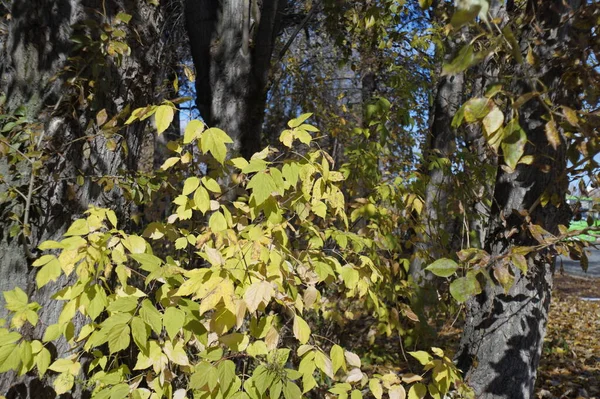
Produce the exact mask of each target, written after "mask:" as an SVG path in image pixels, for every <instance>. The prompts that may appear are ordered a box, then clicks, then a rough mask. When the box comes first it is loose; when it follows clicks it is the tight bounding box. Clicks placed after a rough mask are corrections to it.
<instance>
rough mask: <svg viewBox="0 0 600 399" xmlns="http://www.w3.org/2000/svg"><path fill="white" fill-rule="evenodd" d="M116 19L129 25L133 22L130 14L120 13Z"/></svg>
mask: <svg viewBox="0 0 600 399" xmlns="http://www.w3.org/2000/svg"><path fill="white" fill-rule="evenodd" d="M115 18H116V19H118V20H119V21H121V22H123V23H126V24H128V23H129V21H131V15H130V14H126V13H124V12H120V13H118V14H117V16H116V17H115Z"/></svg>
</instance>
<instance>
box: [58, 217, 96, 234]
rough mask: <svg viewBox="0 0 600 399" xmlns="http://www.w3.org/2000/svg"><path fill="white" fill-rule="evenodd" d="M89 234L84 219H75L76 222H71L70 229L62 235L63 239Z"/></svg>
mask: <svg viewBox="0 0 600 399" xmlns="http://www.w3.org/2000/svg"><path fill="white" fill-rule="evenodd" d="M89 232H90V229H89V227H88V222H87V220H85V219H77V220H76V221H74V222H73V224H71V227H69V230H67V232H66V233H65V234H64V236H65V237H70V236H83V235H86V234H88V233H89Z"/></svg>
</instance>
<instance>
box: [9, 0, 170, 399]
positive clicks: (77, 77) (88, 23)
mask: <svg viewBox="0 0 600 399" xmlns="http://www.w3.org/2000/svg"><path fill="white" fill-rule="evenodd" d="M174 7H176V3H169V2H165V3H163V4H162V5H160V6H158V5H156V4H154V5H153V4H150V3H149V2H147V1H143V0H140V1H134V2H130V4H127V6H126V8H125V7H124V5H123V4H121V2H118V1H78V0H71V1H66V0H65V1H59V2H43V1H42V2H37V1H26V2H23V1H14V2H10V3H8V4H7V5H6V8H5V9H4V12H5V14H4V15H3V18H4V23H5V26H6V30H5V31H4V34H3V37H2V40H0V43H2V61H0V71H1V74H2V82H1V83H2V86H1V90H2V92H3V93H4V96H5V97H3V98H4V100H5V103H4V105H3V107H2V108H3V110H4V114H7V115H9V116H10V119H9V120H5V121H7V122H8V123H9V125H8V127H14V126H16V128H15V129H13V130H10V132H9V130H8V129H7V128H6V127H7V125H5V129H4V130H3V132H9V134H10V135H9V136H8V137H5V136H2V137H1V140H2V141H0V152H1V153H2V155H3V156H2V157H1V158H0V176H1V177H2V178H1V179H0V192H2V194H1V195H0V210H1V212H2V217H1V219H2V222H0V224H1V229H0V231H1V233H0V234H1V236H0V237H1V241H0V251H1V252H2V254H3V256H2V259H1V260H0V274H1V275H2V279H1V282H0V289H1V290H2V291H8V290H12V289H14V288H15V287H21V288H22V289H23V290H24V291H25V292H27V293H28V294H29V295H30V296H31V298H32V299H34V300H35V301H37V302H38V303H39V304H40V305H42V308H41V310H40V320H41V321H42V325H50V324H52V323H54V322H55V320H56V319H57V317H58V315H59V313H60V311H61V307H60V306H58V305H60V303H57V302H56V301H51V300H50V298H49V295H50V294H51V293H52V292H54V291H56V290H57V289H58V288H60V287H61V286H64V284H65V283H66V281H65V279H60V280H59V281H57V282H56V283H53V284H50V285H48V286H47V287H46V288H45V289H42V290H37V289H35V282H36V270H35V269H32V268H31V262H32V260H33V259H35V256H36V254H37V252H36V250H35V248H36V247H37V246H38V245H39V243H40V242H42V241H44V240H50V239H58V238H60V237H61V236H62V234H63V233H64V232H65V231H66V229H67V227H68V226H69V225H70V224H71V222H72V221H73V220H74V219H75V218H77V217H79V216H81V215H82V214H83V212H84V211H85V210H87V208H88V206H90V205H95V206H108V207H112V208H114V209H116V210H118V212H119V214H120V215H122V216H124V217H129V216H131V215H132V214H133V213H134V212H135V209H134V208H133V207H132V203H131V201H130V199H128V197H127V195H126V193H125V192H124V190H123V189H121V188H120V187H119V183H120V182H121V181H122V180H123V179H131V178H133V177H134V176H135V175H136V172H137V171H140V170H143V169H145V170H148V163H150V168H151V164H152V162H153V153H154V146H155V140H154V133H153V131H152V129H149V126H148V124H147V123H146V124H138V125H135V126H128V127H122V126H120V122H122V121H123V120H124V119H125V118H126V117H127V116H128V115H129V113H130V112H131V109H132V107H137V106H142V105H144V106H145V105H147V104H148V103H154V102H159V101H161V99H162V98H164V97H165V96H166V95H171V94H172V89H170V88H169V87H170V84H169V83H168V79H172V77H173V76H174V69H173V68H174V67H175V65H174V64H173V60H174V55H175V54H176V49H175V48H174V47H172V45H173V43H174V42H177V41H178V40H181V37H177V35H176V34H174V35H172V36H171V37H170V38H168V37H167V36H166V35H165V34H164V32H165V25H168V24H170V23H171V22H169V18H172V16H173V15H174V11H175V10H174ZM134 35H135V36H134ZM11 122H12V124H11ZM129 198H131V197H129ZM55 272H56V273H57V275H58V274H60V270H57V271H55ZM52 277H54V276H52ZM39 278H40V277H39V276H38V280H39ZM0 301H1V302H0V303H1V306H0V316H2V317H6V315H7V309H6V307H5V302H4V298H1V299H0ZM83 323H84V320H83V319H82V318H77V319H75V320H74V323H73V324H74V326H73V327H74V328H75V329H76V330H78V329H79V328H80V327H81V325H82V324H83ZM42 333H43V330H41V329H40V328H38V329H36V330H32V331H29V332H27V336H28V337H30V338H34V337H36V338H40V337H41V334H42ZM68 349H69V347H68V345H66V342H60V341H59V342H58V344H57V347H56V353H57V354H58V355H59V356H61V355H62V354H64V353H65V352H66V351H68ZM13 377H14V375H13V376H11V377H7V376H6V375H5V376H3V378H2V379H1V383H0V392H2V393H6V392H9V388H10V387H12V389H11V390H10V392H11V395H13V394H14V395H15V397H32V398H33V397H39V398H41V397H51V396H53V395H52V394H51V393H49V392H48V391H46V390H44V388H43V387H42V386H40V384H39V381H38V382H35V381H31V380H35V379H34V378H32V377H26V378H24V379H22V381H23V383H22V384H18V385H15V384H16V383H17V380H16V379H15V378H13ZM48 395H50V396H48Z"/></svg>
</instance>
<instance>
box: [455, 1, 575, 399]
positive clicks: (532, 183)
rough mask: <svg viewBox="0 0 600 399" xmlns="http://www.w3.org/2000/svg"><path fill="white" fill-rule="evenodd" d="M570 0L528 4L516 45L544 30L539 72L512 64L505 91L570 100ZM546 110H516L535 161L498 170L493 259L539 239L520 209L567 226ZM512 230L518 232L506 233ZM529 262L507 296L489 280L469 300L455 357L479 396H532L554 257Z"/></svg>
mask: <svg viewBox="0 0 600 399" xmlns="http://www.w3.org/2000/svg"><path fill="white" fill-rule="evenodd" d="M576 3H577V2H571V5H570V6H567V5H565V4H564V3H563V2H562V1H558V0H556V1H547V0H545V1H542V0H530V1H529V2H528V9H527V15H526V19H527V20H526V22H525V24H524V25H523V27H522V31H521V47H522V48H521V49H522V50H523V51H524V52H525V51H527V44H528V43H529V42H530V41H531V40H532V39H533V38H534V37H535V36H537V35H539V34H542V35H543V37H542V38H540V39H541V40H540V41H539V42H538V45H537V46H536V52H537V54H538V55H539V56H540V63H539V67H538V68H537V69H536V68H532V67H530V66H529V65H527V64H521V65H517V66H512V67H509V66H504V68H512V70H507V69H504V70H503V71H502V72H505V71H506V72H507V73H510V75H512V76H513V77H514V78H513V83H512V87H511V88H512V89H513V90H514V91H515V92H516V93H517V94H518V93H527V92H531V91H532V90H535V89H536V86H535V85H536V84H535V83H534V82H535V80H534V79H532V78H531V77H535V78H538V79H540V81H541V82H543V83H544V84H545V86H546V87H548V88H549V93H550V94H551V96H552V97H551V100H552V101H553V102H554V104H561V103H562V104H564V103H565V101H573V98H570V97H571V96H570V95H569V92H568V90H567V88H565V87H564V86H563V85H562V80H561V77H562V75H563V73H564V72H565V66H564V65H563V64H562V62H563V61H561V59H559V58H557V57H555V55H556V54H558V53H561V52H564V51H565V49H566V48H569V47H568V46H569V36H568V34H567V32H568V30H567V29H566V28H567V27H568V26H567V25H565V24H566V22H565V20H561V17H562V16H564V15H566V14H567V13H569V12H570V9H576V8H577V6H578V4H576ZM509 12H510V10H509ZM534 25H535V26H534ZM532 27H534V28H536V29H532ZM559 27H560V28H559ZM542 32H543V33H542ZM569 98H570V99H569ZM547 114H548V111H547V109H546V107H544V106H543V104H542V103H541V101H539V100H537V99H534V100H532V101H529V102H527V103H526V104H525V105H524V106H522V107H521V108H520V110H519V123H520V124H521V126H522V127H523V129H524V130H525V132H526V133H527V138H528V144H527V146H526V149H525V154H528V155H532V156H534V157H535V162H534V163H533V164H531V165H524V164H519V165H518V166H517V168H516V170H515V171H513V172H510V171H507V170H506V169H503V168H499V169H498V175H497V178H496V185H495V190H494V203H493V206H492V210H491V214H492V215H491V220H490V224H489V234H488V238H487V240H486V249H487V250H488V252H490V254H491V255H492V258H494V257H497V256H499V255H502V254H505V253H507V251H508V250H509V249H510V248H512V247H514V246H530V245H537V244H538V241H537V240H536V239H534V238H533V237H532V235H531V234H530V233H529V232H528V230H527V225H528V223H529V221H528V220H526V218H525V217H524V216H523V214H524V213H529V217H530V218H531V219H530V221H531V223H532V224H536V225H539V226H542V227H543V228H544V229H546V230H547V231H549V232H550V233H552V234H556V233H558V228H557V227H558V225H559V224H567V222H568V220H569V217H570V211H569V207H568V206H567V205H566V201H565V195H566V191H567V188H568V181H567V179H566V143H565V142H564V141H563V142H562V143H561V145H560V146H558V148H556V149H554V148H553V147H552V146H551V145H550V143H549V142H548V140H547V138H546V134H545V130H544V127H545V124H546V120H545V119H544V118H545V117H546V116H547ZM547 190H551V194H552V196H553V198H554V200H553V201H551V202H549V203H548V204H547V205H545V206H542V205H541V204H540V198H541V196H542V194H544V192H545V191H547ZM513 229H515V231H516V233H515V231H513V234H508V232H510V231H511V230H513ZM527 261H528V272H527V274H519V273H518V274H517V275H516V279H515V283H514V285H513V286H512V288H511V289H510V290H509V291H508V293H505V292H504V290H503V289H502V288H501V287H499V286H498V285H492V284H490V283H488V284H487V285H486V286H485V287H484V290H483V292H482V293H481V294H480V295H477V296H476V297H474V298H472V299H471V300H469V301H468V302H467V313H466V324H465V329H464V332H463V336H462V339H461V343H460V349H459V352H458V353H457V361H458V366H459V368H461V369H462V370H463V371H464V372H466V381H467V383H468V384H470V385H471V386H472V387H473V388H474V390H475V392H476V397H477V398H486V399H488V398H490V399H491V398H506V399H512V398H523V399H528V398H531V397H533V388H534V384H535V379H536V369H537V366H538V364H539V360H540V356H541V351H542V344H543V338H544V335H545V332H546V323H547V320H548V308H549V305H550V299H551V289H552V272H553V268H554V255H553V254H552V251H551V250H546V251H542V252H539V253H535V254H531V255H530V256H528V259H527ZM492 266H493V265H492ZM513 270H516V268H513Z"/></svg>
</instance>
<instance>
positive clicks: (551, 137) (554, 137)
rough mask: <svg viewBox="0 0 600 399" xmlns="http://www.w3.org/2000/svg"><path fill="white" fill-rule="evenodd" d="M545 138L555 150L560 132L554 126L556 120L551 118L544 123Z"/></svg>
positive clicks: (558, 142) (558, 143)
mask: <svg viewBox="0 0 600 399" xmlns="http://www.w3.org/2000/svg"><path fill="white" fill-rule="evenodd" d="M545 130H546V139H547V140H548V142H549V143H550V145H551V146H552V148H554V149H555V150H556V149H557V148H558V147H559V146H560V133H559V132H558V129H557V127H556V122H555V121H554V119H552V120H551V121H550V122H548V123H546V129H545Z"/></svg>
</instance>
